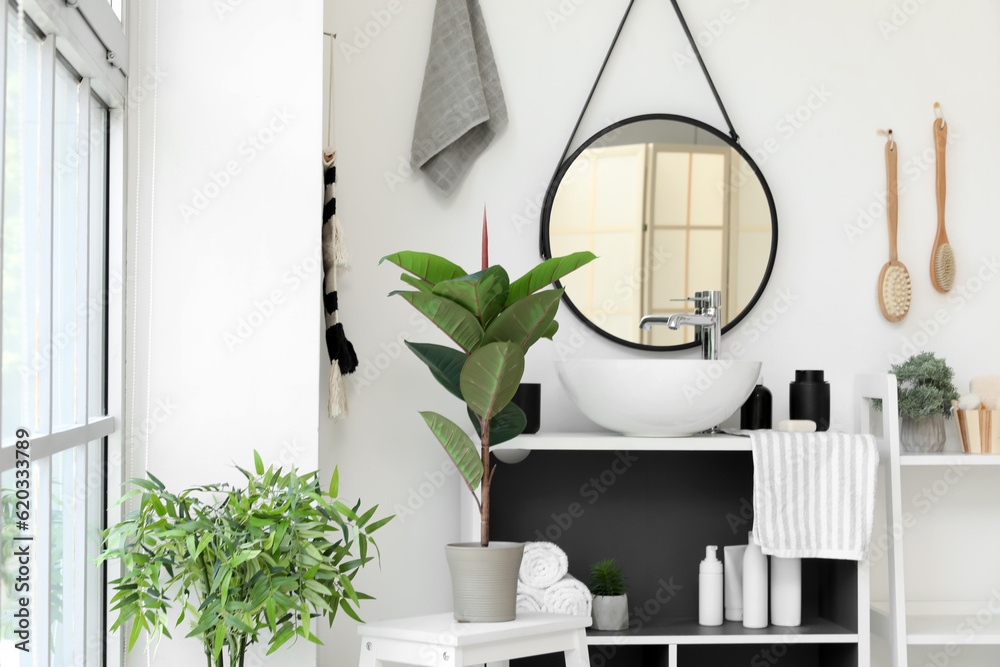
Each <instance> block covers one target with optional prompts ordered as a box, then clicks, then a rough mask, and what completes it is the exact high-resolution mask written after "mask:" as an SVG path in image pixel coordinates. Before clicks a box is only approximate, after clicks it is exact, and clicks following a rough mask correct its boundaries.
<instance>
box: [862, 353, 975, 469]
mask: <svg viewBox="0 0 1000 667" xmlns="http://www.w3.org/2000/svg"><path fill="white" fill-rule="evenodd" d="M891 371H892V374H893V375H895V376H896V386H897V396H898V401H899V416H900V417H901V418H902V425H901V428H900V442H901V443H902V445H903V448H904V449H905V450H906V451H909V452H938V451H941V449H942V448H943V447H944V442H945V439H946V435H945V431H944V419H945V418H947V417H950V416H951V402H952V401H954V400H957V399H958V390H957V389H956V388H955V385H954V383H953V382H952V379H953V378H954V377H955V371H953V370H952V369H951V367H950V366H948V364H947V362H946V361H945V360H944V359H939V358H938V357H936V356H935V355H934V353H933V352H922V353H921V354H916V355H913V356H911V357H910V358H909V359H907V360H906V361H904V362H903V363H901V364H894V365H893V366H892V369H891ZM873 403H874V405H875V408H876V409H877V410H881V409H882V402H881V401H878V400H876V401H874V402H873Z"/></svg>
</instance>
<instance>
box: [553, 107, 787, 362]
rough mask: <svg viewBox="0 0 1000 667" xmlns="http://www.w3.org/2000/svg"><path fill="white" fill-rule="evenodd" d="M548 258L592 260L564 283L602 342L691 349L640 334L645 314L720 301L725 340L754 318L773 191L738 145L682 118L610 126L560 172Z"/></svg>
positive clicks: (768, 252)
mask: <svg viewBox="0 0 1000 667" xmlns="http://www.w3.org/2000/svg"><path fill="white" fill-rule="evenodd" d="M541 230H542V255H543V256H544V257H545V258H550V257H559V256H562V255H568V254H570V253H573V252H577V251H581V250H590V251H591V252H593V253H594V254H595V255H597V256H598V260H597V261H595V262H591V263H590V264H588V265H587V266H585V267H583V268H581V269H579V270H578V271H574V272H573V273H571V274H569V275H568V276H566V277H565V278H563V279H562V281H561V286H562V287H565V288H566V295H565V299H566V302H567V305H568V306H569V308H570V310H572V311H573V312H574V313H576V315H577V316H578V317H580V318H581V319H582V320H583V321H584V322H585V323H587V325H588V326H590V327H591V328H592V329H594V330H596V331H597V332H599V333H600V334H601V335H603V336H605V337H607V338H610V339H612V340H614V341H616V342H619V343H623V344H625V345H628V346H631V347H637V348H643V349H655V350H675V349H683V348H687V347H692V346H694V345H696V344H697V342H698V341H697V339H696V332H695V330H694V328H693V327H680V328H679V329H677V330H676V331H671V330H670V329H668V328H667V327H664V326H657V327H652V328H651V329H650V330H649V331H641V330H640V329H639V320H640V319H641V318H642V317H643V316H644V315H670V314H672V313H683V312H692V311H693V310H694V304H692V303H691V302H685V301H677V299H685V298H688V297H692V296H694V293H695V292H698V291H705V290H721V291H722V322H723V325H724V326H723V329H722V332H723V333H725V332H726V331H728V330H729V329H730V328H732V327H733V326H734V325H735V324H736V323H737V322H739V321H740V320H741V319H742V318H743V317H744V316H745V315H746V314H747V313H748V312H749V311H750V309H751V308H753V306H754V304H755V303H756V302H757V299H758V298H759V297H760V295H761V293H762V292H763V290H764V286H765V284H766V283H767V280H768V278H769V277H770V275H771V267H772V266H773V264H774V256H775V252H776V250H777V247H778V220H777V217H776V215H775V212H774V200H773V199H772V198H771V191H770V190H769V189H768V187H767V183H765V182H764V177H763V176H762V175H761V173H760V170H759V169H758V168H757V165H756V164H754V162H753V160H752V159H751V158H750V156H749V155H748V154H747V153H746V151H744V150H743V149H742V148H741V147H740V146H739V145H738V144H736V143H735V142H734V141H732V140H731V139H730V138H728V137H726V136H725V135H723V134H722V133H721V132H719V131H718V130H716V129H715V128H713V127H710V126H708V125H706V124H704V123H701V122H699V121H696V120H692V119H690V118H685V117H683V116H673V115H666V114H653V115H646V116H637V117H634V118H629V119H626V120H623V121H621V122H619V123H616V124H614V125H612V126H610V127H608V128H605V129H604V130H602V131H601V132H599V133H598V134H596V135H595V136H594V137H592V138H591V139H590V140H589V141H587V142H586V143H585V144H584V145H583V146H581V147H580V148H579V149H578V150H577V151H576V152H575V153H573V155H571V156H570V157H569V159H567V160H566V161H565V162H564V163H563V164H562V166H561V167H560V169H559V171H558V172H557V173H556V175H555V178H553V180H552V184H551V185H550V186H549V190H548V192H547V194H546V198H545V206H544V208H543V210H542V219H541Z"/></svg>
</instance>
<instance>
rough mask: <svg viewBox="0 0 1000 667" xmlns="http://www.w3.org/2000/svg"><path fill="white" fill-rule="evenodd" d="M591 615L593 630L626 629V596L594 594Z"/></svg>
mask: <svg viewBox="0 0 1000 667" xmlns="http://www.w3.org/2000/svg"><path fill="white" fill-rule="evenodd" d="M592 616H593V619H594V625H593V626H592V627H593V629H594V630H611V631H618V630H627V629H628V596H627V595H595V596H594V605H593V612H592Z"/></svg>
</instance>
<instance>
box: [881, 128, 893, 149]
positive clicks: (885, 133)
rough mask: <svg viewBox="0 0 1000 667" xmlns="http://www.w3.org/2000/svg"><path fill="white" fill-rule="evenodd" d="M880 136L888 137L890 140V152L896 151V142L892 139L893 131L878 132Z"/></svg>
mask: <svg viewBox="0 0 1000 667" xmlns="http://www.w3.org/2000/svg"><path fill="white" fill-rule="evenodd" d="M876 133H877V134H878V135H879V136H882V137H886V138H887V139H888V140H889V150H891V151H894V150H896V140H895V139H893V138H892V130H891V129H889V130H876Z"/></svg>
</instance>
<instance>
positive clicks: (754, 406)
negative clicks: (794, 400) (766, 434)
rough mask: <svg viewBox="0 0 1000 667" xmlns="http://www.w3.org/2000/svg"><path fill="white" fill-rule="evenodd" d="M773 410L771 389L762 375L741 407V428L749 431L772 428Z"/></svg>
mask: <svg viewBox="0 0 1000 667" xmlns="http://www.w3.org/2000/svg"><path fill="white" fill-rule="evenodd" d="M773 412H774V409H773V401H772V399H771V391H770V390H769V389H768V388H767V387H765V386H764V378H763V376H761V377H760V378H759V379H758V380H757V386H756V387H755V388H754V390H753V393H752V394H750V398H748V399H747V400H746V403H744V404H743V407H742V408H741V409H740V428H741V429H744V430H749V431H759V430H770V429H771V415H772V414H773Z"/></svg>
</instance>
